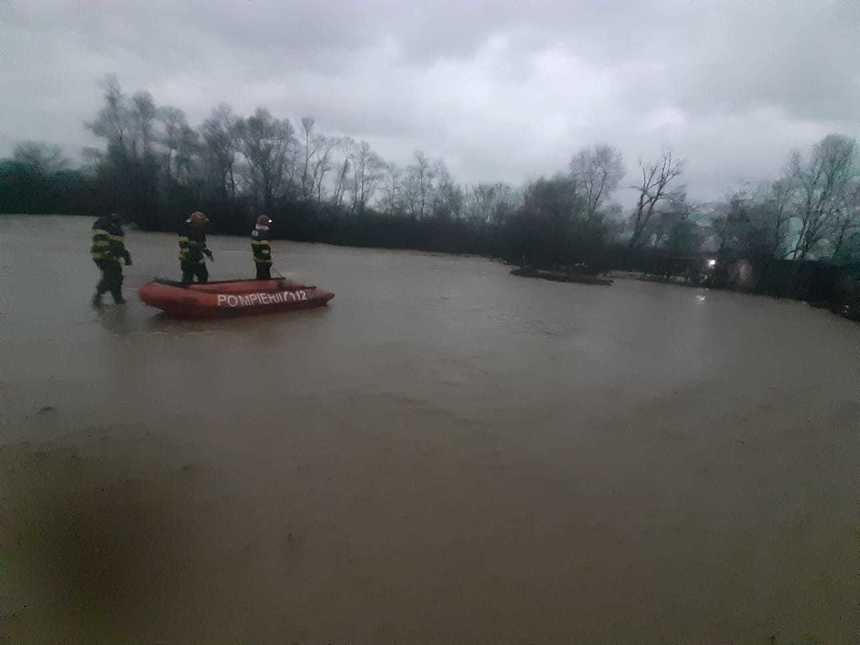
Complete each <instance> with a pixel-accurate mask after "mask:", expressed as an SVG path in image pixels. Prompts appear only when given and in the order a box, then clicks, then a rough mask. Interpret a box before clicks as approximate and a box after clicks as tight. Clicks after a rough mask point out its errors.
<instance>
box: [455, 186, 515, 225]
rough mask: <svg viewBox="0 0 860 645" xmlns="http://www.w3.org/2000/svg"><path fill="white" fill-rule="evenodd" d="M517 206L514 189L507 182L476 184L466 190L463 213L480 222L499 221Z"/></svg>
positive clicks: (468, 217)
mask: <svg viewBox="0 0 860 645" xmlns="http://www.w3.org/2000/svg"><path fill="white" fill-rule="evenodd" d="M516 206H517V198H516V194H515V193H514V189H513V188H511V186H509V185H508V184H503V183H496V184H477V185H476V186H471V187H469V188H468V189H467V190H466V194H465V201H464V206H463V208H464V214H465V216H466V218H467V219H469V220H471V221H473V222H480V223H481V224H491V223H494V222H495V223H498V222H500V221H501V220H502V219H503V218H504V217H505V216H507V215H508V214H510V213H511V212H513V210H514V209H515V208H516Z"/></svg>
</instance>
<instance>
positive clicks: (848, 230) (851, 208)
mask: <svg viewBox="0 0 860 645" xmlns="http://www.w3.org/2000/svg"><path fill="white" fill-rule="evenodd" d="M830 228H831V230H830V232H829V233H828V238H829V239H830V243H831V248H832V253H831V257H833V258H834V259H839V258H840V257H841V256H842V253H843V251H845V248H846V244H847V243H848V242H849V240H851V239H852V238H853V237H854V236H855V235H856V233H857V231H858V230H860V181H858V179H856V178H855V179H854V181H852V182H851V184H850V186H848V187H847V189H846V190H845V191H844V193H843V196H842V198H841V199H840V203H839V206H838V208H837V210H836V212H835V214H834V218H833V222H832V224H831V227H830Z"/></svg>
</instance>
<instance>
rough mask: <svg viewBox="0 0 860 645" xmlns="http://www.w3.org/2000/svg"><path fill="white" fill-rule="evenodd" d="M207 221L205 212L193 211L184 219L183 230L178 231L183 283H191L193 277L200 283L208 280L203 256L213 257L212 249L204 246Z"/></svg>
mask: <svg viewBox="0 0 860 645" xmlns="http://www.w3.org/2000/svg"><path fill="white" fill-rule="evenodd" d="M208 223H209V218H208V217H206V214H205V213H201V212H200V211H194V212H193V213H191V217H189V218H188V219H187V220H185V227H184V230H182V231H180V232H179V266H180V267H181V268H182V283H183V284H191V283H192V282H194V279H195V278H197V282H200V283H204V282H208V281H209V271H208V270H207V269H206V261H205V259H204V257H203V256H206V257H208V258H209V259H210V260H212V259H214V258H213V256H212V251H210V250H209V249H208V248H207V247H206V225H207V224H208Z"/></svg>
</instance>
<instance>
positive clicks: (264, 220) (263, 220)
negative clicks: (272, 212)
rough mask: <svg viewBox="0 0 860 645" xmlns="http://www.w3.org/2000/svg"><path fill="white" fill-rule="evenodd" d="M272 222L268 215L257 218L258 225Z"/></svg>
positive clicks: (267, 224) (266, 224)
mask: <svg viewBox="0 0 860 645" xmlns="http://www.w3.org/2000/svg"><path fill="white" fill-rule="evenodd" d="M271 223H272V220H271V218H269V216H268V215H260V216H259V217H258V218H257V226H269V225H270V224H271Z"/></svg>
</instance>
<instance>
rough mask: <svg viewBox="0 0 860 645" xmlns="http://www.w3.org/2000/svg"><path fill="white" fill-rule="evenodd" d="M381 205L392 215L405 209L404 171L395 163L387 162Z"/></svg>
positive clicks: (383, 177) (383, 178)
mask: <svg viewBox="0 0 860 645" xmlns="http://www.w3.org/2000/svg"><path fill="white" fill-rule="evenodd" d="M381 188H382V199H381V201H380V207H381V208H382V210H383V211H384V212H386V213H388V214H390V215H395V214H400V213H401V212H402V211H403V172H402V171H401V170H400V168H399V167H398V166H397V164H394V163H388V164H385V169H384V172H383V176H382V186H381Z"/></svg>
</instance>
